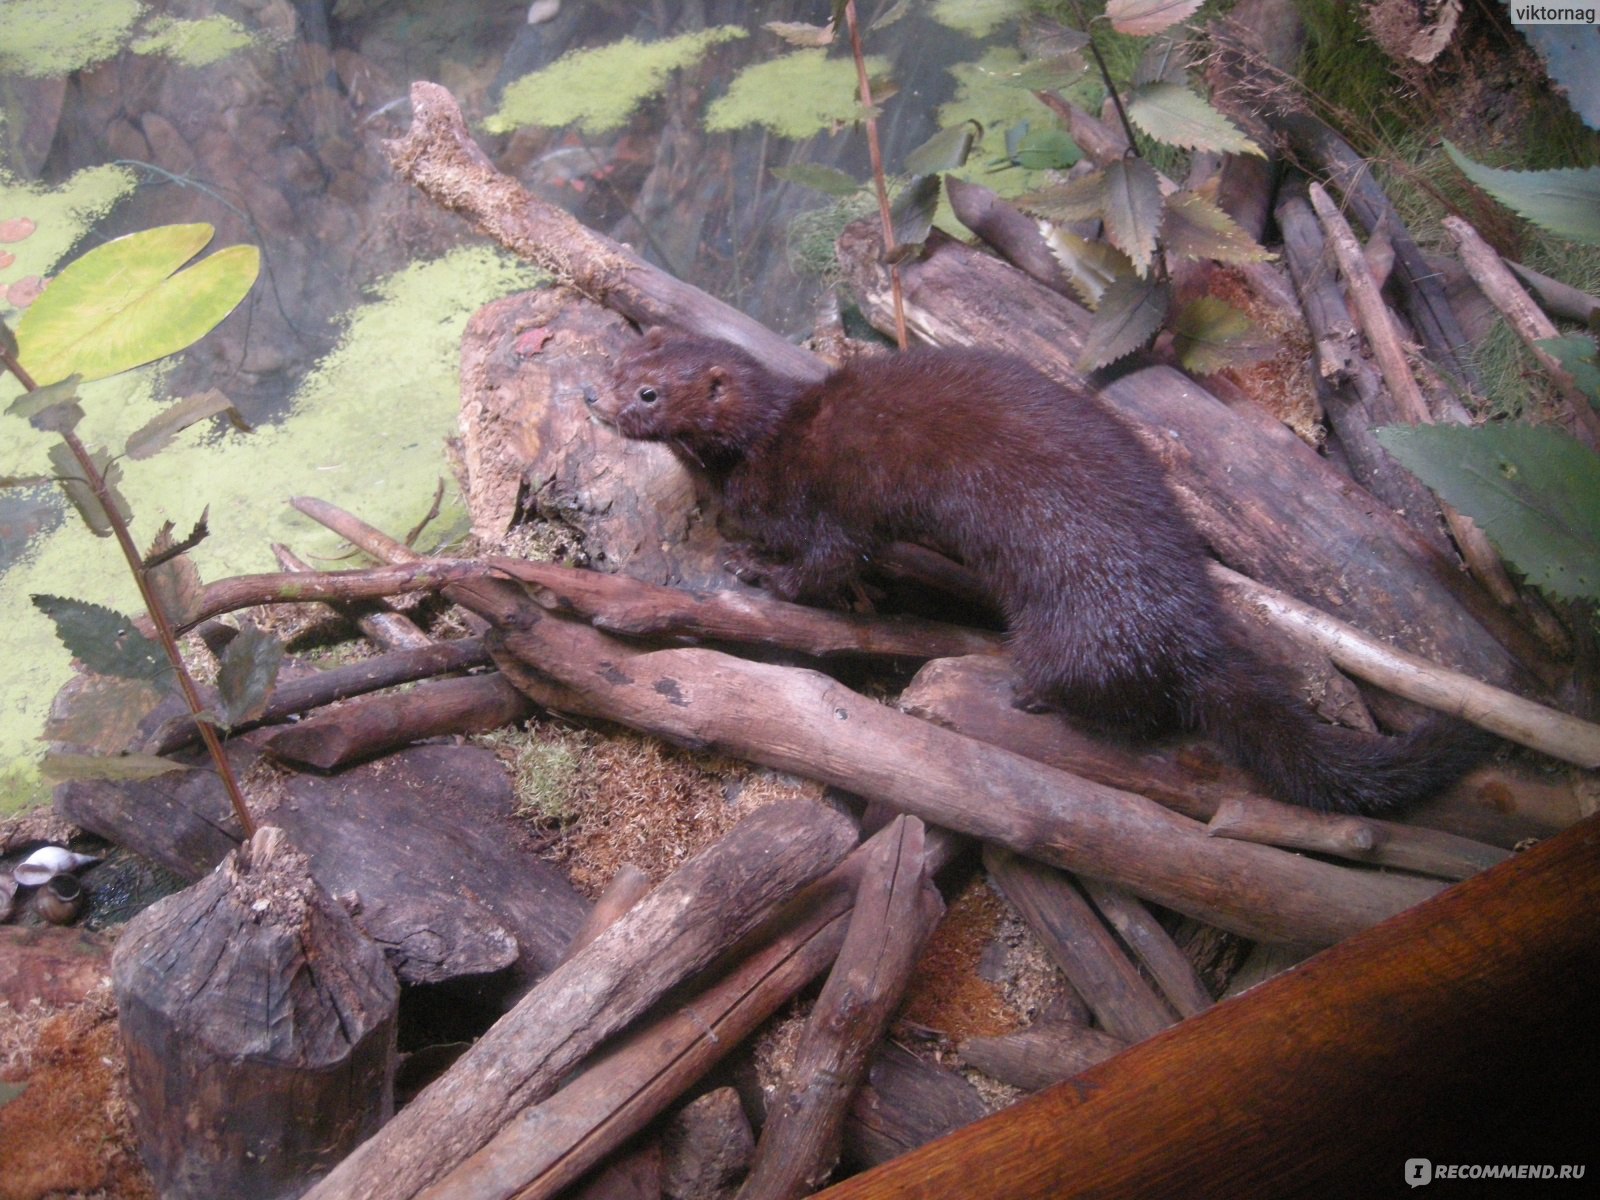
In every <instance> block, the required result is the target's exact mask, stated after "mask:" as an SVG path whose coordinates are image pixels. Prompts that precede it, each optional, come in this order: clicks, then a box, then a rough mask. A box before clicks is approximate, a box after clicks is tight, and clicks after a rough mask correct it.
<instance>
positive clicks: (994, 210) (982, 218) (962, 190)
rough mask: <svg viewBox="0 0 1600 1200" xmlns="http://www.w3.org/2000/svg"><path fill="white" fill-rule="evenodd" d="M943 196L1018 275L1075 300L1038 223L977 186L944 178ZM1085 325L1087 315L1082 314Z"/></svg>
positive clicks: (980, 185)
mask: <svg viewBox="0 0 1600 1200" xmlns="http://www.w3.org/2000/svg"><path fill="white" fill-rule="evenodd" d="M945 193H946V195H948V196H949V197H950V208H951V210H952V211H953V212H954V213H955V214H956V219H957V220H959V221H960V222H961V223H962V224H963V225H965V226H966V227H967V228H968V229H970V230H972V232H973V233H975V234H977V235H978V236H979V237H980V238H982V239H983V241H984V244H985V245H988V246H990V247H992V248H993V249H994V250H995V251H996V252H998V253H999V254H1000V255H1002V256H1003V257H1004V258H1005V260H1006V261H1007V262H1009V263H1011V264H1012V265H1013V266H1014V267H1016V268H1017V269H1018V270H1020V271H1024V272H1026V273H1027V274H1028V275H1029V276H1030V277H1032V278H1033V279H1036V280H1038V281H1039V282H1040V283H1042V284H1044V285H1045V286H1046V287H1048V288H1049V289H1050V290H1051V291H1054V292H1060V293H1061V294H1062V295H1063V296H1071V297H1076V296H1077V292H1076V291H1074V290H1073V287H1072V283H1071V281H1070V279H1069V278H1068V276H1067V273H1066V272H1065V271H1063V270H1062V269H1061V263H1060V261H1059V260H1058V259H1057V258H1056V256H1055V255H1054V254H1053V253H1051V251H1050V247H1049V245H1048V244H1047V243H1046V242H1045V240H1044V234H1043V232H1041V230H1040V228H1039V224H1040V223H1039V221H1038V220H1037V219H1035V218H1033V217H1030V216H1028V215H1027V214H1025V213H1023V212H1022V211H1021V210H1020V209H1017V208H1015V207H1013V206H1012V205H1010V204H1008V203H1006V202H1005V201H1004V200H1002V199H1001V198H1000V197H999V196H997V195H996V194H995V193H994V192H992V191H990V190H989V189H988V188H986V187H984V186H983V185H982V184H979V183H971V182H968V181H967V180H965V179H957V178H955V177H954V176H947V177H946V179H945ZM1084 318H1085V324H1087V318H1088V314H1087V313H1085V314H1084Z"/></svg>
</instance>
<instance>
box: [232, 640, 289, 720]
mask: <svg viewBox="0 0 1600 1200" xmlns="http://www.w3.org/2000/svg"><path fill="white" fill-rule="evenodd" d="M282 663H283V643H282V642H280V641H279V640H278V639H277V638H275V637H273V636H272V635H271V634H269V633H263V632H262V631H261V630H260V629H258V628H256V626H255V625H254V624H253V623H251V622H249V621H246V622H244V623H243V624H242V625H241V626H240V627H239V632H238V633H237V634H236V635H235V636H234V638H233V640H232V641H230V642H229V643H228V647H227V649H226V650H224V651H223V652H222V663H221V668H220V669H219V670H218V672H217V692H218V694H219V697H220V702H221V703H220V711H219V713H218V724H220V725H222V726H223V728H225V729H232V728H233V727H234V726H236V725H243V724H244V723H245V722H246V721H252V720H254V719H255V718H256V717H259V716H260V715H261V711H262V709H264V708H265V707H266V706H267V697H268V696H270V695H271V694H272V685H273V684H274V683H275V682H277V678H278V668H279V666H280V665H282Z"/></svg>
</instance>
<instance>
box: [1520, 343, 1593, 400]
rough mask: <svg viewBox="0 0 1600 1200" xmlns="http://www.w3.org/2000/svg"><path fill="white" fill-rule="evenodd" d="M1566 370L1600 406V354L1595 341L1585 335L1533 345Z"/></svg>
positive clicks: (1581, 390) (1579, 386)
mask: <svg viewBox="0 0 1600 1200" xmlns="http://www.w3.org/2000/svg"><path fill="white" fill-rule="evenodd" d="M1533 344H1534V345H1535V346H1537V347H1539V349H1541V350H1543V351H1544V352H1545V353H1546V354H1548V355H1549V356H1550V357H1551V358H1553V359H1555V360H1556V361H1557V362H1558V363H1560V364H1561V365H1562V367H1564V368H1565V369H1566V372H1567V374H1568V375H1571V376H1572V382H1573V383H1575V384H1577V385H1578V390H1579V391H1580V392H1582V393H1583V394H1584V395H1585V396H1587V397H1589V399H1590V401H1591V402H1593V403H1594V404H1597V405H1600V354H1597V353H1596V346H1595V340H1594V339H1593V338H1592V337H1588V336H1587V335H1585V334H1581V333H1574V334H1570V335H1568V336H1567V337H1553V338H1539V339H1538V340H1537V341H1535V342H1534V343H1533Z"/></svg>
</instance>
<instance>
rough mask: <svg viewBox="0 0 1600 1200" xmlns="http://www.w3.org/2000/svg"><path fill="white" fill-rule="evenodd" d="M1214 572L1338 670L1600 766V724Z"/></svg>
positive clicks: (1232, 574) (1219, 569) (1215, 568)
mask: <svg viewBox="0 0 1600 1200" xmlns="http://www.w3.org/2000/svg"><path fill="white" fill-rule="evenodd" d="M1210 569H1211V572H1212V576H1213V578H1215V579H1216V580H1217V582H1218V583H1220V584H1222V585H1223V586H1224V587H1227V588H1231V589H1233V590H1234V591H1235V592H1237V593H1239V594H1240V595H1241V596H1242V597H1243V598H1244V599H1245V600H1247V601H1248V602H1249V603H1251V604H1252V605H1254V606H1255V607H1256V608H1257V609H1258V610H1259V611H1260V612H1261V613H1262V614H1264V615H1265V616H1266V618H1267V619H1268V620H1270V621H1271V622H1272V623H1273V624H1274V625H1277V626H1278V627H1279V628H1280V629H1282V630H1284V631H1285V632H1286V633H1289V634H1290V635H1292V636H1293V637H1295V638H1298V639H1299V640H1301V641H1303V642H1305V643H1307V644H1308V645H1312V646H1315V647H1316V648H1317V649H1318V650H1320V651H1321V652H1322V653H1324V654H1326V655H1327V656H1328V657H1329V658H1330V659H1332V660H1333V663H1334V665H1335V666H1337V667H1339V668H1340V669H1342V670H1345V671H1349V672H1350V673H1351V674H1353V675H1358V676H1360V677H1361V678H1362V679H1365V680H1367V681H1368V682H1370V683H1375V684H1377V685H1378V686H1379V687H1381V688H1384V689H1385V690H1387V691H1391V692H1393V693H1394V694H1395V695H1397V696H1403V697H1405V698H1406V699H1407V700H1415V701H1416V702H1417V703H1419V704H1426V705H1427V706H1428V707H1429V708H1435V709H1438V710H1439V711H1440V712H1446V713H1450V714H1452V715H1453V716H1458V717H1461V718H1463V719H1464V720H1467V721H1471V722H1472V723H1473V724H1474V725H1477V726H1479V727H1481V728H1483V729H1487V730H1488V731H1489V732H1490V733H1495V734H1498V735H1499V736H1501V737H1503V738H1508V739H1509V740H1511V741H1513V742H1516V743H1518V744H1519V745H1523V746H1527V747H1529V748H1531V749H1534V750H1538V751H1541V752H1543V753H1545V754H1549V755H1551V756H1553V757H1555V758H1559V759H1561V760H1562V761H1563V762H1569V763H1574V764H1576V765H1577V766H1580V767H1588V768H1591V769H1592V768H1594V767H1600V725H1594V724H1591V723H1590V722H1588V721H1583V720H1580V719H1579V718H1577V717H1574V716H1570V715H1568V714H1567V713H1564V712H1559V711H1557V710H1556V709H1553V708H1547V707H1546V706H1545V705H1543V704H1536V703H1534V702H1533V701H1532V700H1525V699H1523V698H1522V697H1521V696H1518V695H1515V694H1513V693H1511V692H1507V691H1504V690H1503V689H1501V688H1497V687H1491V686H1490V685H1489V684H1487V683H1482V682H1480V681H1479V680H1476V679H1473V678H1471V677H1470V676H1467V675H1462V674H1460V673H1459V672H1456V671H1451V670H1448V669H1446V668H1444V667H1441V666H1438V665H1437V664H1435V663H1431V662H1429V661H1427V660H1426V659H1423V658H1418V657H1417V656H1416V655H1414V654H1408V653H1406V652H1405V651H1404V650H1397V649H1395V648H1394V647H1393V646H1389V645H1386V644H1385V643H1383V642H1380V641H1378V640H1377V639H1376V638H1374V637H1371V636H1369V635H1368V634H1365V633H1362V632H1361V631H1360V630H1359V629H1356V628H1354V627H1353V626H1350V625H1346V624H1345V623H1344V622H1343V621H1338V620H1335V619H1334V618H1333V617H1330V616H1328V615H1327V614H1326V613H1324V612H1320V611H1319V610H1317V609H1315V608H1312V607H1311V606H1310V605H1307V604H1302V603H1300V601H1298V600H1295V599H1294V598H1292V597H1291V596H1288V595H1286V594H1284V593H1283V592H1279V591H1276V590H1275V589H1273V588H1269V587H1266V586H1265V585H1263V584H1260V583H1257V582H1256V581H1255V580H1253V579H1249V578H1247V577H1246V576H1243V575H1240V574H1239V573H1238V572H1236V571H1230V570H1229V569H1228V568H1226V567H1223V566H1220V565H1218V564H1216V563H1213V564H1211V568H1210Z"/></svg>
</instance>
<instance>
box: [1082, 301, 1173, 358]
mask: <svg viewBox="0 0 1600 1200" xmlns="http://www.w3.org/2000/svg"><path fill="white" fill-rule="evenodd" d="M1167 303H1168V291H1167V288H1166V286H1165V285H1164V284H1160V283H1157V282H1156V281H1155V280H1153V279H1119V280H1117V281H1116V282H1115V283H1113V284H1112V285H1111V286H1110V287H1108V288H1106V291H1105V295H1104V296H1103V297H1102V298H1101V300H1100V307H1099V309H1098V310H1096V312H1095V314H1094V323H1093V324H1091V325H1090V326H1089V333H1088V336H1087V337H1085V338H1084V339H1083V353H1082V354H1080V355H1079V356H1078V370H1080V371H1093V370H1095V369H1096V368H1098V367H1103V366H1105V365H1106V364H1107V363H1113V362H1116V361H1117V359H1119V358H1123V357H1125V356H1127V355H1129V354H1132V353H1133V352H1134V351H1135V350H1137V349H1139V348H1140V347H1141V346H1143V345H1145V344H1146V343H1147V342H1148V341H1149V340H1150V339H1151V338H1152V337H1154V336H1155V332H1156V330H1158V329H1160V328H1161V322H1162V320H1163V319H1164V318H1165V317H1166V315H1167Z"/></svg>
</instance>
